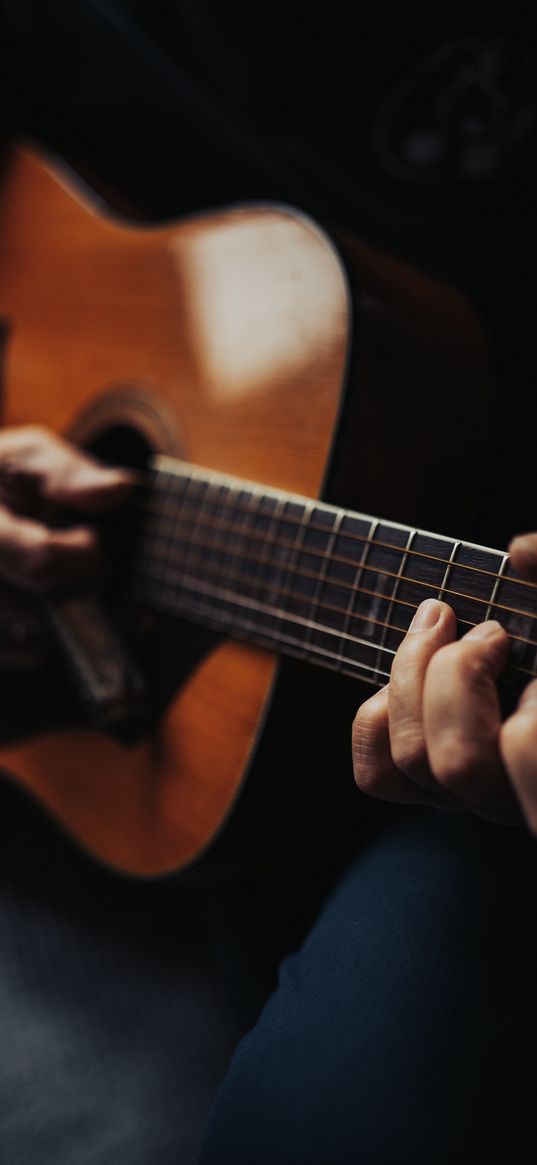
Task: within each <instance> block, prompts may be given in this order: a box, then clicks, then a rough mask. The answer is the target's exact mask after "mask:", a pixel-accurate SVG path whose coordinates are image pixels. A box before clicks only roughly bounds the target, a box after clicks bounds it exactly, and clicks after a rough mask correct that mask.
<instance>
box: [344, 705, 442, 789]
mask: <svg viewBox="0 0 537 1165" xmlns="http://www.w3.org/2000/svg"><path fill="white" fill-rule="evenodd" d="M352 759H353V769H354V779H355V781H356V784H357V786H358V788H359V790H360V792H361V793H365V794H366V795H367V796H370V797H376V798H378V799H380V800H381V801H391V802H393V803H395V804H399V805H433V806H434V807H435V808H443V809H444V808H446V807H447V806H448V799H447V798H445V797H443V796H442V793H441V792H440V793H439V794H438V795H436V794H433V793H428V792H427V791H425V790H424V789H421V788H420V787H419V786H418V785H416V784H415V783H414V782H413V781H410V780H409V779H408V777H406V776H405V774H404V773H402V772H401V771H400V769H398V768H396V766H395V765H394V763H393V760H392V754H391V747H390V731H389V710H388V688H387V687H386V688H382V689H381V690H380V692H376V693H375V695H374V696H371V697H370V699H369V700H366V701H365V702H364V703H363V704H362V705H361V706H360V708H359V709H358V712H357V713H356V716H355V718H354V723H353V726H352Z"/></svg>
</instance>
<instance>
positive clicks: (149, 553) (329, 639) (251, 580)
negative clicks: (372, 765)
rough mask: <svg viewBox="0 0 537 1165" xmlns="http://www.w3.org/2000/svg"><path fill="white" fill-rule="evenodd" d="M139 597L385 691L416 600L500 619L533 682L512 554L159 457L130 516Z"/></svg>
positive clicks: (531, 648)
mask: <svg viewBox="0 0 537 1165" xmlns="http://www.w3.org/2000/svg"><path fill="white" fill-rule="evenodd" d="M131 525H132V529H131V531H130V533H131V536H132V535H134V536H135V539H136V553H135V555H134V557H133V560H132V569H131V571H130V591H131V594H132V596H133V597H134V598H136V599H137V600H138V601H141V602H143V603H144V604H146V605H150V606H152V607H154V608H156V609H158V610H162V611H166V612H169V613H172V614H176V615H178V616H181V617H185V618H187V619H189V620H192V621H194V622H198V623H202V624H204V625H206V626H209V627H213V628H215V629H217V630H221V631H222V632H223V633H225V634H226V635H230V636H238V637H240V638H243V639H246V640H248V641H251V642H253V643H257V644H260V645H262V646H265V647H269V648H271V649H273V650H275V651H278V652H281V653H283V654H289V655H294V656H299V657H301V658H304V659H307V660H309V661H311V662H312V663H317V664H320V665H322V666H325V667H329V668H333V669H336V670H338V671H341V672H343V673H345V674H349V675H353V676H357V677H360V678H361V679H364V680H367V681H368V682H370V683H371V684H374V685H376V686H381V685H383V684H385V683H386V682H387V680H388V678H389V675H390V670H391V664H392V660H393V657H394V655H395V652H396V651H397V648H398V647H399V644H400V643H401V641H402V639H403V637H404V635H405V632H406V631H407V629H408V626H409V624H410V621H411V619H412V616H413V615H414V612H415V611H416V608H417V607H418V605H419V603H420V602H421V601H422V600H423V599H426V598H431V597H433V598H440V599H444V600H445V601H446V602H448V603H449V604H450V606H451V607H452V608H453V609H454V611H455V614H456V616H457V620H458V628H459V634H460V635H462V634H463V633H464V632H465V631H467V630H469V628H470V627H472V626H474V625H475V624H476V623H480V622H483V621H484V620H486V619H491V618H495V619H498V620H499V621H500V622H501V623H502V624H503V626H504V627H505V628H506V630H507V631H508V633H509V635H510V637H511V641H512V650H511V662H510V667H509V679H510V682H511V683H512V684H514V685H515V686H516V687H517V688H518V689H521V688H522V687H523V686H524V685H525V684H526V683H527V682H528V681H529V679H530V678H531V677H532V676H534V675H535V674H537V655H536V651H537V587H535V586H534V585H532V584H529V583H527V582H525V581H523V580H521V579H520V578H519V577H517V576H516V575H515V572H514V570H513V568H512V566H511V564H510V561H509V556H508V555H507V554H506V553H505V552H501V551H497V550H492V549H489V548H486V547H482V546H476V545H473V544H471V543H468V542H461V541H457V540H454V539H452V538H448V537H442V536H439V535H436V534H431V533H428V532H425V531H422V530H416V529H412V528H409V527H405V526H401V525H399V524H397V523H393V522H389V521H384V520H381V519H378V518H373V517H369V516H367V515H364V514H360V513H355V512H353V511H349V510H343V509H340V508H338V507H336V506H332V505H328V504H325V503H324V502H320V501H313V500H310V499H307V498H303V497H299V496H297V495H293V494H288V493H283V492H281V491H279V490H277V489H267V488H265V487H261V486H257V485H256V484H253V483H251V482H247V481H243V480H239V479H236V478H233V477H230V476H227V475H225V474H219V473H212V472H209V471H205V470H202V469H197V468H195V467H193V466H191V465H189V464H187V463H183V462H175V461H171V460H169V459H167V458H159V459H158V460H157V461H156V463H155V470H154V472H153V473H151V474H150V478H149V484H148V485H147V486H146V487H144V489H143V491H142V492H141V494H140V497H139V499H138V503H137V508H136V509H135V510H134V509H133V510H132V512H131Z"/></svg>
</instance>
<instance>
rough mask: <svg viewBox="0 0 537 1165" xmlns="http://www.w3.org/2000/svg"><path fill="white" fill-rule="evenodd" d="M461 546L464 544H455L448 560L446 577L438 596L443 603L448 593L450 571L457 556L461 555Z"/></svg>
mask: <svg viewBox="0 0 537 1165" xmlns="http://www.w3.org/2000/svg"><path fill="white" fill-rule="evenodd" d="M461 546H462V542H454V543H453V548H452V551H451V554H450V556H449V559H448V564H447V566H446V569H445V572H444V577H443V579H442V586H441V587H440V591H439V594H438V598H439V599H440V601H441V602H442V601H443V599H444V595H445V594H446V592H447V585H448V581H449V575H450V571H451V569H452V567H453V565H454V563H455V559H456V557H457V554H458V553H459V548H460V547H461Z"/></svg>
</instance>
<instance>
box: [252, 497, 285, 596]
mask: <svg viewBox="0 0 537 1165" xmlns="http://www.w3.org/2000/svg"><path fill="white" fill-rule="evenodd" d="M286 506H287V498H284V497H283V496H282V497H279V498H277V499H276V505H275V506H274V510H273V511H272V514H271V516H270V521H269V526H268V530H267V537H266V538H265V539H264V540H263V539H262V545H261V554H260V556H259V561H258V567H257V570H256V572H255V575H254V579H253V580H252V583H251V585H252V586H253V588H254V589H257V588H258V587H259V588H260V589H261V590H262V591H263V590H265V589H267V587H268V586H269V584H268V583H267V580H266V579H264V578H262V577H261V574H262V571H263V570H264V569H266V568H267V567H269V566H270V546H271V537H272V531H273V530H274V531H275V530H276V529H277V527H278V524H279V523H280V522H281V521H282V517H283V514H284V512H285V509H286ZM254 561H255V558H254ZM258 579H259V582H258ZM270 586H272V584H270ZM268 593H269V594H270V593H271V592H270V589H269V592H268Z"/></svg>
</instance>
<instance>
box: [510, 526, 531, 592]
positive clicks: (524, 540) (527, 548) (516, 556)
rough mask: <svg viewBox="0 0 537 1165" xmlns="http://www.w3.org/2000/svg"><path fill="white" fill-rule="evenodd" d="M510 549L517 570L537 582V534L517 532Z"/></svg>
mask: <svg viewBox="0 0 537 1165" xmlns="http://www.w3.org/2000/svg"><path fill="white" fill-rule="evenodd" d="M508 549H509V553H510V555H511V562H512V564H513V566H514V568H515V570H516V571H518V573H519V574H521V575H523V576H524V578H528V579H533V580H534V581H536V582H537V534H533V533H532V534H517V536H516V538H513V539H512V540H511V542H510V543H509V547H508Z"/></svg>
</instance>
